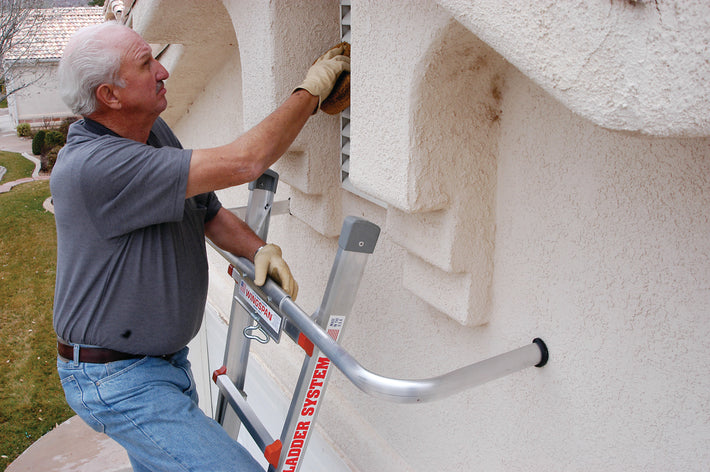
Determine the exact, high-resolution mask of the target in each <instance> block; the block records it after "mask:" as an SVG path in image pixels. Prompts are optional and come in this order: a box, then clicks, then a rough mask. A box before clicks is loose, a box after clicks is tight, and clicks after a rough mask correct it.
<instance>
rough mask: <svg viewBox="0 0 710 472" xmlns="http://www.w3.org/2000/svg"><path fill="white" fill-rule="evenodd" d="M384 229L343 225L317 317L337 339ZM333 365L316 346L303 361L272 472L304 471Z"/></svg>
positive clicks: (357, 221)
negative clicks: (276, 465) (276, 464)
mask: <svg viewBox="0 0 710 472" xmlns="http://www.w3.org/2000/svg"><path fill="white" fill-rule="evenodd" d="M379 233H380V229H379V227H377V226H376V225H374V224H372V223H370V222H368V221H365V220H362V219H359V218H352V217H349V218H347V219H346V220H345V222H344V224H343V229H342V231H341V235H340V239H339V241H338V252H337V254H336V257H335V261H334V262H333V267H332V269H331V273H330V277H329V278H328V283H327V285H326V289H325V293H324V295H323V300H322V302H321V306H320V308H319V309H318V311H317V312H316V314H315V315H314V317H313V321H314V322H315V324H316V325H318V326H319V327H320V328H321V329H327V330H328V331H327V332H328V333H329V336H330V337H331V339H333V340H334V341H337V340H338V338H339V337H340V335H341V333H342V330H343V328H344V326H345V320H346V318H347V316H348V315H349V314H350V312H351V311H352V307H353V305H354V303H355V296H356V294H357V289H358V287H359V285H360V281H361V280H362V275H363V273H364V271H365V265H366V263H367V259H368V256H369V255H370V254H371V253H372V252H373V251H374V248H375V244H376V242H377V238H378V236H379ZM330 365H331V362H330V360H329V359H328V358H327V357H326V356H325V355H323V354H321V353H320V352H319V351H318V350H317V349H315V348H314V349H313V353H312V355H311V356H309V357H306V358H305V359H304V360H303V365H302V368H301V372H300V375H299V378H298V383H297V384H296V388H295V389H294V394H293V397H292V400H291V404H290V406H289V410H288V413H287V415H286V420H285V421H284V427H283V430H282V432H281V443H282V444H283V450H282V453H281V459H280V461H279V465H278V467H277V468H269V472H275V471H276V470H278V471H279V472H298V471H299V470H300V469H301V466H302V464H303V458H304V456H305V451H306V448H307V446H308V443H309V441H310V438H311V436H312V432H313V429H314V425H315V422H316V419H317V417H318V412H319V411H320V407H321V405H322V404H323V397H324V396H325V390H326V387H327V384H328V378H329V374H330V371H331V370H332V369H330Z"/></svg>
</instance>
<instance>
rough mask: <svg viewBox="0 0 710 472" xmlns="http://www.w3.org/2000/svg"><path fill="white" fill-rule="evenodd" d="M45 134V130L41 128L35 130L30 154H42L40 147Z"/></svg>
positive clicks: (42, 146)
mask: <svg viewBox="0 0 710 472" xmlns="http://www.w3.org/2000/svg"><path fill="white" fill-rule="evenodd" d="M46 135H47V132H46V131H45V130H43V129H41V130H39V131H37V132H36V133H35V136H34V138H32V154H34V155H35V156H39V155H40V154H42V149H43V148H44V137H45V136H46Z"/></svg>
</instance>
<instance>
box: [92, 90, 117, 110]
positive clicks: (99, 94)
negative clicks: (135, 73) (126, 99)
mask: <svg viewBox="0 0 710 472" xmlns="http://www.w3.org/2000/svg"><path fill="white" fill-rule="evenodd" d="M114 87H115V86H114V85H110V84H101V85H99V87H98V88H97V89H96V99H97V100H98V101H99V103H101V104H102V105H104V106H106V107H108V108H111V109H114V110H120V109H121V100H120V99H119V98H118V96H117V95H116V94H115V93H114Z"/></svg>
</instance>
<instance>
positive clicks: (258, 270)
mask: <svg viewBox="0 0 710 472" xmlns="http://www.w3.org/2000/svg"><path fill="white" fill-rule="evenodd" d="M254 271H255V274H254V283H256V285H258V286H262V285H264V284H265V283H266V276H267V275H269V276H270V277H271V278H272V279H274V280H275V281H276V282H278V284H279V285H281V288H283V289H284V291H285V292H286V293H288V294H289V295H290V296H291V298H292V299H293V300H296V296H297V295H298V284H297V283H296V280H295V279H294V278H293V275H291V269H289V268H288V264H286V261H284V260H283V258H282V257H281V248H280V247H278V246H277V245H275V244H267V245H266V246H262V247H261V248H260V249H259V250H258V251H256V254H254Z"/></svg>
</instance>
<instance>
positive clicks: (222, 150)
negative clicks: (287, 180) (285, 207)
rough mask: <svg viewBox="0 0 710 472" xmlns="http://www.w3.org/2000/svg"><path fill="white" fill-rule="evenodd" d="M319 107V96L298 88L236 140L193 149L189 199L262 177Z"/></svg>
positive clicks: (188, 186) (188, 188) (187, 194)
mask: <svg viewBox="0 0 710 472" xmlns="http://www.w3.org/2000/svg"><path fill="white" fill-rule="evenodd" d="M317 106H318V97H315V96H313V95H311V94H310V93H308V92H307V91H306V90H297V91H296V92H294V93H293V94H292V95H291V96H290V97H289V98H288V99H287V100H286V101H285V102H284V103H283V105H281V106H280V107H279V108H277V109H276V110H275V111H274V112H273V113H271V114H270V115H269V116H267V117H266V118H265V119H264V120H263V121H261V123H259V124H258V125H256V126H254V127H253V128H252V129H250V130H249V131H247V132H246V133H244V134H243V135H242V136H240V137H239V138H237V139H236V140H235V141H233V142H231V143H229V144H227V145H225V146H220V147H216V148H210V149H198V150H194V151H192V159H191V162H190V175H189V178H188V184H187V192H186V198H189V197H191V196H193V195H197V194H200V193H205V192H208V191H212V190H219V189H222V188H227V187H231V186H234V185H240V184H243V183H246V182H251V181H252V180H254V179H256V178H257V177H259V176H260V175H261V174H262V173H263V172H264V171H265V170H266V169H268V168H269V167H270V166H271V165H272V164H273V163H274V162H276V161H277V160H278V159H279V158H280V157H281V156H282V155H283V154H284V153H285V152H286V151H287V150H288V148H289V146H290V145H291V144H292V143H293V141H294V140H295V139H296V137H297V136H298V133H299V132H300V131H301V129H302V128H303V126H304V125H305V124H306V122H307V121H308V118H309V117H310V116H311V114H312V113H313V110H315V108H316V107H317Z"/></svg>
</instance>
